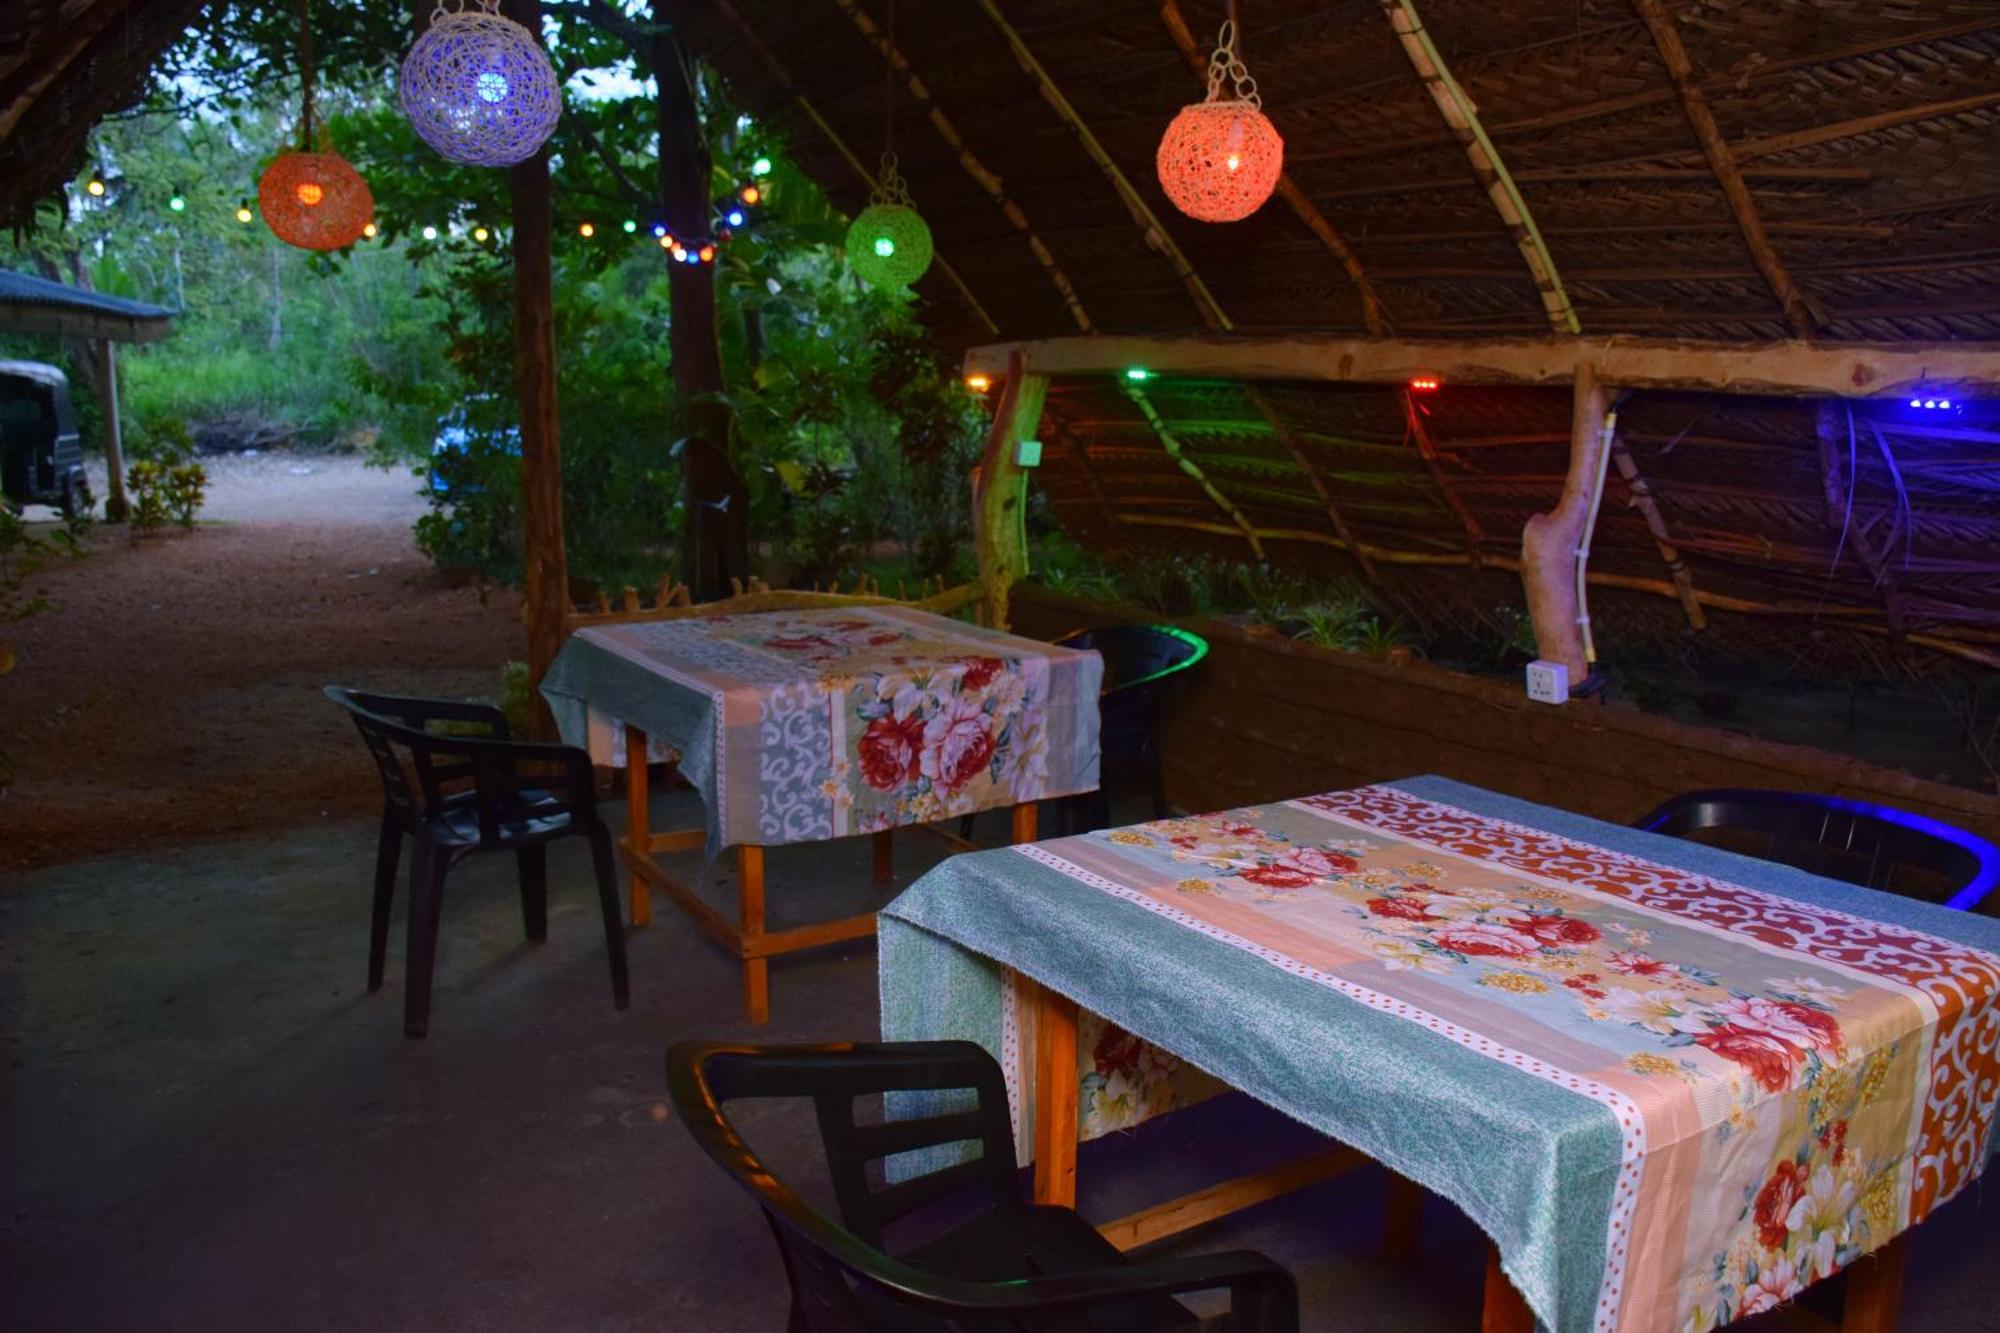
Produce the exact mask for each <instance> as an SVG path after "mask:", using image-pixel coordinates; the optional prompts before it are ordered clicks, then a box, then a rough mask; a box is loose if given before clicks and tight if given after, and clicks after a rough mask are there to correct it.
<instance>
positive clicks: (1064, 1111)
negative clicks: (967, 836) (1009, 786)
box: [1015, 805, 1078, 1208]
mask: <svg viewBox="0 0 2000 1333" xmlns="http://www.w3.org/2000/svg"><path fill="white" fill-rule="evenodd" d="M1022 808H1023V807H1020V806H1016V807H1015V811H1016V818H1017V819H1018V818H1019V811H1020V810H1021V809H1022ZM1025 808H1026V809H1027V810H1028V812H1029V817H1030V819H1031V820H1032V818H1033V815H1034V809H1035V807H1034V806H1032V805H1030V806H1027V807H1025ZM1030 833H1031V834H1032V830H1030ZM1035 989H1036V999H1035V1202H1036V1203H1053V1204H1059V1205H1061V1206H1062V1207H1064V1208H1074V1207H1076V1110H1077V1095H1078V1089H1077V1079H1076V1001H1074V1000H1072V999H1069V998H1068V997H1066V996H1063V995H1058V994H1057V993H1056V992H1054V991H1052V990H1050V989H1049V988H1048V987H1046V986H1037V987H1036V988H1035Z"/></svg>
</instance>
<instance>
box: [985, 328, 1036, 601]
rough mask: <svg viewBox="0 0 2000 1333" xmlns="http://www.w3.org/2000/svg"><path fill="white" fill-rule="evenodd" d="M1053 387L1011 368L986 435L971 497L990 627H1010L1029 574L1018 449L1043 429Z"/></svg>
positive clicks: (1024, 475) (1024, 489)
mask: <svg viewBox="0 0 2000 1333" xmlns="http://www.w3.org/2000/svg"><path fill="white" fill-rule="evenodd" d="M1048 391H1049V382H1048V380H1047V379H1046V378H1045V377H1043V376H1040V375H1029V374H1026V373H1024V372H1023V371H1022V370H1021V367H1020V363H1019V361H1018V360H1017V361H1015V362H1014V363H1012V367H1011V371H1010V373H1009V374H1008V376H1007V383H1006V384H1005V385H1004V386H1003V387H1002V388H1001V390H1000V402H999V405H998V407H997V408H996V409H995V410H994V413H993V425H992V428H991V429H990V430H989V431H987V434H986V452H985V454H984V455H983V456H982V457H981V459H980V462H979V474H978V479H977V480H976V481H975V482H974V483H973V492H972V541H973V546H974V549H975V550H976V552H977V554H978V557H979V586H980V590H981V592H982V593H983V594H984V596H985V599H986V623H987V624H988V625H990V626H992V627H993V628H994V629H1006V628H1007V590H1008V589H1009V588H1011V587H1013V586H1014V584H1015V583H1016V582H1018V581H1019V580H1021V579H1022V578H1024V577H1026V575H1027V573H1028V537H1027V531H1026V528H1025V522H1026V513H1025V509H1026V506H1027V482H1028V474H1027V473H1026V472H1025V471H1024V470H1023V469H1022V467H1021V464H1020V455H1019V450H1020V444H1021V441H1022V440H1031V439H1033V438H1034V437H1035V432H1036V430H1037V429H1039V428H1040V425H1041V420H1042V403H1043V401H1044V400H1045V399H1046V397H1047V396H1048Z"/></svg>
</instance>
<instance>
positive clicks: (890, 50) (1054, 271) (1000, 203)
mask: <svg viewBox="0 0 2000 1333" xmlns="http://www.w3.org/2000/svg"><path fill="white" fill-rule="evenodd" d="M834 3H835V4H838V5H839V6H840V8H841V12H843V13H844V14H846V15H847V17H848V18H850V19H852V20H853V21H854V26H855V27H856V28H858V29H859V30H860V32H861V35H862V36H863V37H865V38H867V39H868V42H869V44H870V45H871V46H873V47H874V48H875V49H876V51H878V52H880V53H881V56H882V58H883V59H884V60H886V61H888V62H889V65H890V67H891V68H893V69H895V70H896V72H897V73H899V74H901V75H902V76H903V82H904V84H905V85H906V86H907V87H908V88H909V90H910V96H911V97H914V98H915V99H916V102H917V105H918V106H919V107H921V108H922V109H923V111H924V114H925V115H926V116H927V117H928V118H929V120H930V122H931V127H932V128H933V129H935V130H936V131H937V132H938V137H939V138H941V139H943V140H944V141H945V143H946V145H947V146H949V147H950V148H951V151H952V152H953V153H954V154H956V155H957V157H958V164H959V165H960V166H962V167H964V168H965V174H966V175H968V176H970V177H972V179H973V180H974V181H976V182H978V184H979V188H980V189H982V190H984V191H985V192H986V195H987V197H988V198H990V199H991V200H992V201H993V203H994V204H995V206H997V207H998V208H999V209H1000V212H1001V213H1002V214H1003V215H1004V216H1005V217H1006V219H1007V221H1008V222H1009V223H1011V224H1012V225H1013V227H1014V230H1016V231H1018V232H1020V233H1021V235H1022V237H1023V238H1024V239H1025V240H1026V241H1027V242H1028V248H1029V249H1030V250H1032V251H1033V252H1034V255H1035V262H1036V263H1038V264H1040V265H1041V266H1042V268H1043V269H1044V270H1045V271H1047V273H1048V275H1049V281H1050V282H1052V283H1054V284H1055V288H1056V293H1057V295H1059V296H1061V297H1062V301H1063V305H1064V306H1066V307H1067V308H1068V310H1069V314H1070V318H1071V319H1073V320H1075V321H1076V327H1077V329H1078V330H1079V331H1081V332H1083V333H1089V332H1091V331H1092V329H1091V323H1090V315H1089V314H1088V313H1087V312H1085V310H1084V308H1083V302H1082V301H1080V300H1079V299H1077V295H1076V288H1075V287H1074V286H1073V285H1071V283H1070V280H1069V275H1068V274H1067V273H1064V272H1063V271H1062V266H1061V265H1059V264H1057V263H1056V259H1055V256H1054V255H1053V254H1051V253H1050V252H1049V247H1048V246H1047V245H1046V244H1045V243H1044V242H1043V240H1042V238H1041V237H1040V236H1039V235H1037V234H1036V233H1035V229H1034V228H1033V227H1032V226H1030V225H1029V223H1028V215H1027V214H1026V213H1024V212H1023V211H1022V210H1021V206H1020V205H1019V204H1017V203H1015V202H1014V201H1013V199H1011V198H1009V197H1008V195H1007V191H1006V189H1005V187H1004V186H1003V185H1002V183H1001V180H1000V177H999V176H998V175H997V174H995V173H994V172H992V171H989V170H988V169H987V167H986V164H985V163H984V162H981V161H980V160H979V155H978V154H976V153H974V152H973V151H972V149H971V148H970V147H968V146H967V145H966V142H965V138H964V136H962V135H961V134H959V132H958V127H957V126H955V125H953V124H952V122H951V117H949V116H947V115H946V114H945V113H944V108H942V107H940V106H939V105H938V104H937V100H936V99H935V98H933V97H932V96H931V90H930V87H929V85H928V84H926V83H925V82H924V80H923V79H922V78H921V77H919V76H918V74H917V71H916V69H915V68H914V67H913V66H912V65H911V64H910V61H909V58H908V57H906V56H905V55H904V54H903V52H902V49H901V48H900V47H898V46H897V45H896V44H895V42H894V41H892V40H891V39H890V38H889V35H888V34H887V33H885V32H884V31H883V30H882V29H881V28H880V27H879V26H877V25H876V23H875V21H874V20H873V19H872V18H870V17H869V16H868V12H867V11H866V10H864V9H862V8H861V6H860V5H859V4H858V3H857V0H834Z"/></svg>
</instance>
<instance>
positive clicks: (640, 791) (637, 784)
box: [625, 725, 653, 926]
mask: <svg viewBox="0 0 2000 1333" xmlns="http://www.w3.org/2000/svg"><path fill="white" fill-rule="evenodd" d="M650 800H651V795H650V793H648V792H647V790H646V733H645V732H643V731H641V730H639V729H638V728H637V727H634V726H630V725H628V726H627V727H626V728H625V840H626V843H627V844H628V845H627V848H626V855H627V856H632V857H640V856H649V855H650V854H651V851H652V846H653V830H652V812H651V810H650V809H649V808H648V804H649V802H650ZM629 882H630V884H631V886H632V924H633V925H635V926H643V925H645V924H646V923H647V922H649V921H651V920H652V919H653V888H652V885H651V884H649V883H648V882H647V880H646V877H645V876H644V875H642V874H640V873H639V871H638V870H637V869H636V868H635V869H634V870H633V871H632V876H631V879H630V881H629Z"/></svg>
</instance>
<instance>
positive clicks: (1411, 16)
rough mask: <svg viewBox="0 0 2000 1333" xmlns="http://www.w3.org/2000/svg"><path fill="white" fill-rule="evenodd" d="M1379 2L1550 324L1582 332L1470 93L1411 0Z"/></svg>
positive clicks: (1558, 329)
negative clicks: (1459, 147)
mask: <svg viewBox="0 0 2000 1333" xmlns="http://www.w3.org/2000/svg"><path fill="white" fill-rule="evenodd" d="M1380 3H1381V6H1382V12H1383V13H1384V14H1386V15H1388V17H1389V23H1390V25H1391V26H1392V27H1394V28H1395V30H1396V37H1397V40H1398V41H1400V42H1401V43H1402V46H1403V54H1404V55H1406V56H1408V57H1409V58H1410V67H1411V68H1412V69H1414V70H1416V72H1417V77H1418V78H1420V79H1422V80H1423V82H1424V87H1425V89H1426V90H1427V91H1428V92H1429V93H1430V95H1431V100H1432V101H1433V102H1435V103H1437V108H1438V113H1439V114H1440V115H1442V116H1443V117H1444V121H1445V124H1446V125H1447V126H1449V127H1450V129H1451V132H1452V137H1453V138H1455V139H1457V140H1458V142H1459V143H1460V144H1461V145H1462V146H1463V147H1464V148H1465V156H1466V160H1467V161H1469V162H1470V163H1471V164H1472V174H1473V175H1475V176H1477V177H1478V178H1479V184H1480V186H1481V188H1483V189H1484V190H1485V191H1486V197H1487V198H1488V199H1491V200H1492V201H1493V207H1494V210H1495V211H1496V212H1498V213H1499V215H1500V221H1501V222H1502V223H1504V224H1505V225H1506V227H1507V233H1508V235H1510V236H1512V237H1513V238H1514V244H1515V246H1516V247H1518V248H1519V250H1520V251H1521V258H1522V259H1523V260H1524V261H1526V263H1527V265H1528V275H1529V276H1530V277H1531V278H1533V279H1534V283H1535V290H1536V291H1537V292H1539V293H1540V294H1541V298H1542V308H1543V310H1544V311H1546V312H1547V314H1548V318H1549V327H1550V328H1552V329H1554V330H1555V331H1556V332H1557V333H1581V332H1582V331H1583V326H1582V324H1580V323H1578V321H1577V318H1576V309H1575V307H1574V306H1572V305H1571V304H1570V299H1569V293H1568V292H1567V291H1565V290H1564V288H1563V284H1562V277H1561V275H1560V274H1558V273H1557V272H1556V261H1555V257H1554V256H1553V255H1551V254H1550V253H1549V247H1548V245H1547V244H1546V243H1545V242H1544V241H1543V240H1542V234H1541V231H1540V230H1539V229H1537V228H1536V226H1535V219H1534V216H1533V214H1531V213H1529V211H1528V201H1527V200H1525V199H1523V198H1522V197H1521V189H1520V187H1519V186H1518V185H1516V184H1515V183H1514V178H1513V176H1511V175H1510V174H1508V171H1507V164H1506V163H1505V162H1503V161H1502V160H1501V158H1500V150H1499V149H1497V148H1495V147H1494V146H1493V140H1492V139H1490V138H1488V137H1487V134H1486V130H1485V127H1484V126H1482V125H1481V124H1480V121H1479V112H1478V110H1477V108H1475V107H1474V106H1473V104H1472V99H1471V98H1470V97H1468V96H1466V92H1465V89H1463V88H1461V87H1459V86H1458V80H1456V79H1454V78H1453V77H1452V76H1451V70H1450V68H1449V67H1448V66H1447V65H1446V64H1445V63H1444V57H1443V56H1442V55H1440V54H1439V53H1438V49H1437V45H1436V43H1434V42H1432V41H1431V37H1430V33H1429V32H1428V31H1427V30H1426V29H1425V27H1424V25H1423V20H1421V19H1419V18H1418V17H1417V10H1416V6H1415V5H1414V4H1412V3H1411V0H1380Z"/></svg>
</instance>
